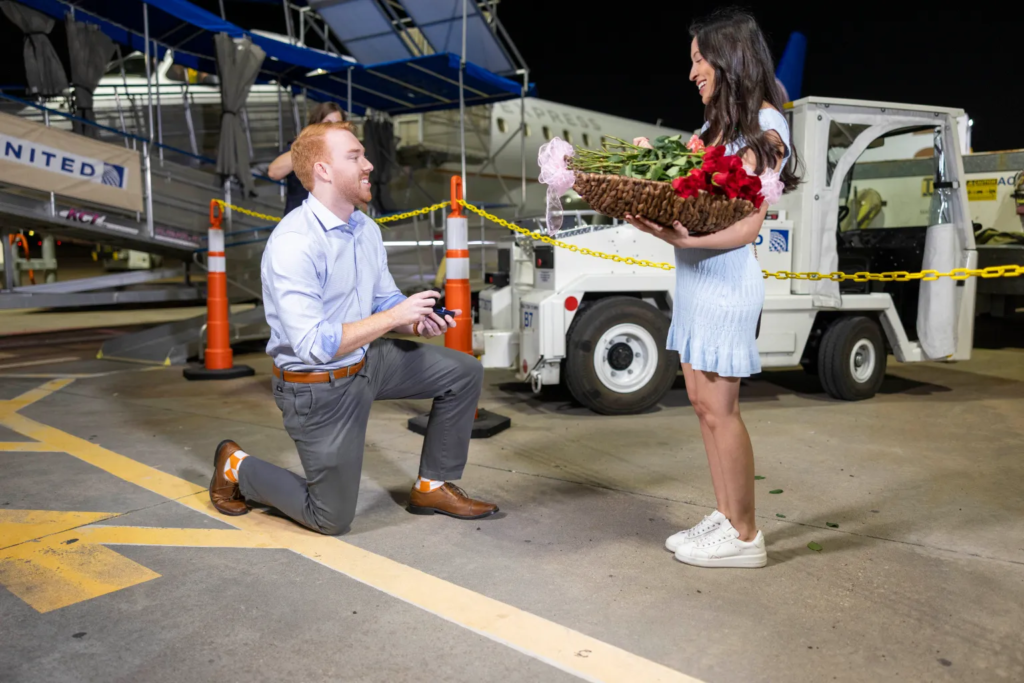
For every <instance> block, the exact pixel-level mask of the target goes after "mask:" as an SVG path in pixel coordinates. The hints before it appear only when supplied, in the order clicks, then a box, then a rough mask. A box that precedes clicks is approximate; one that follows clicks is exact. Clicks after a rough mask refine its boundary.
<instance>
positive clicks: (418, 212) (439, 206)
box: [213, 199, 451, 224]
mask: <svg viewBox="0 0 1024 683" xmlns="http://www.w3.org/2000/svg"><path fill="white" fill-rule="evenodd" d="M213 201H215V202H217V203H218V204H220V208H221V209H223V210H225V211H226V210H227V209H231V210H232V211H237V212H238V213H243V214H245V215H246V216H252V217H253V218H259V219H260V220H264V221H270V222H271V223H280V222H281V217H280V216H271V215H269V214H265V213H260V212H258V211H250V210H249V209H246V208H244V207H241V206H235V205H234V204H228V203H227V202H225V201H224V200H223V199H214V200H213ZM450 205H451V202H441V203H440V204H434V205H433V206H427V207H424V208H422V209H416V210H415V211H407V212H405V213H398V214H395V215H393V216H384V217H382V218H375V219H374V221H375V222H376V223H378V224H379V223H392V222H394V221H404V220H405V219H406V218H412V217H413V216H422V215H423V214H425V213H430V212H431V211H436V210H438V209H443V208H444V207H446V206H450Z"/></svg>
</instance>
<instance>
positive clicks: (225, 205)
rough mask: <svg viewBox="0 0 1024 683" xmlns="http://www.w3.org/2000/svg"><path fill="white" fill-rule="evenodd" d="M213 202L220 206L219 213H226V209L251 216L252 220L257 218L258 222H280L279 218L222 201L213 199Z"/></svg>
mask: <svg viewBox="0 0 1024 683" xmlns="http://www.w3.org/2000/svg"><path fill="white" fill-rule="evenodd" d="M213 201H215V202H217V203H218V204H219V205H220V208H221V211H227V210H228V209H231V210H232V211H237V212H238V213H244V214H245V215H246V216H252V217H253V218H259V219H260V220H264V221H270V222H271V223H280V222H281V217H280V216H271V215H269V214H266V213H260V212H258V211H250V210H249V209H246V208H243V207H241V206H235V205H234V204H228V203H227V202H226V201H224V200H223V199H214V200H213Z"/></svg>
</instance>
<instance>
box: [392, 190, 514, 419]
mask: <svg viewBox="0 0 1024 683" xmlns="http://www.w3.org/2000/svg"><path fill="white" fill-rule="evenodd" d="M451 188H452V201H451V208H452V211H451V213H449V214H448V218H447V223H446V224H445V242H446V243H445V260H446V262H447V266H446V270H445V286H444V307H445V308H447V309H449V310H458V311H460V313H459V314H458V315H457V316H455V327H454V328H448V331H447V332H446V333H445V335H444V345H445V347H447V348H449V349H452V350H454V351H460V352H462V353H468V354H469V355H473V311H472V293H471V291H470V286H469V218H467V216H466V214H465V213H464V212H463V210H462V209H463V200H462V178H461V177H459V176H452V185H451ZM428 419H429V415H418V416H416V417H414V418H412V419H410V420H409V430H410V431H413V432H415V433H417V434H422V435H424V436H425V435H426V433H427V421H428ZM511 426H512V420H511V419H509V418H508V417H506V416H504V415H498V414H497V413H492V412H490V411H489V410H484V409H483V408H478V409H477V411H476V416H475V419H474V420H473V432H472V438H474V439H486V438H488V437H491V436H494V435H495V434H498V433H499V432H503V431H505V430H506V429H508V428H509V427H511Z"/></svg>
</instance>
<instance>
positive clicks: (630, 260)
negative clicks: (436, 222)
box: [459, 199, 675, 270]
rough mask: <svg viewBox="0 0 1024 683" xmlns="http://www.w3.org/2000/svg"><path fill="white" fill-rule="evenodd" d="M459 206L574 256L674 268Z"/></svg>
mask: <svg viewBox="0 0 1024 683" xmlns="http://www.w3.org/2000/svg"><path fill="white" fill-rule="evenodd" d="M459 204H461V205H462V206H464V207H466V208H467V209H469V210H470V211H472V212H473V213H475V214H477V215H478V216H482V217H484V218H486V219H487V220H489V221H491V222H492V223H497V224H498V225H500V226H502V227H505V228H508V229H509V230H512V231H513V232H517V233H519V234H520V235H525V236H527V237H531V238H533V239H535V240H540V241H541V242H543V243H544V244H552V245H554V246H556V247H561V248H562V249H568V250H569V251H571V252H573V253H576V254H583V255H584V256H596V257H597V258H602V259H605V260H607V261H613V262H614V263H625V264H626V265H627V266H642V267H644V268H660V269H661V270H672V269H673V268H675V266H673V265H672V264H670V263H659V262H657V261H648V260H647V259H637V258H633V257H632V256H619V255H618V254H606V253H604V252H603V251H594V250H593V249H587V248H585V247H579V246H577V245H575V244H569V243H568V242H563V241H562V240H556V239H553V238H551V237H548V236H547V235H542V234H541V233H539V232H531V231H529V230H527V229H526V228H524V227H522V226H520V225H516V224H515V223H509V222H508V221H506V220H504V219H502V218H498V217H497V216H495V215H493V214H490V213H487V212H486V211H484V210H483V209H478V208H477V207H475V206H473V205H472V204H470V203H469V202H467V201H466V200H464V199H463V200H459Z"/></svg>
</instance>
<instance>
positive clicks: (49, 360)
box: [0, 356, 82, 370]
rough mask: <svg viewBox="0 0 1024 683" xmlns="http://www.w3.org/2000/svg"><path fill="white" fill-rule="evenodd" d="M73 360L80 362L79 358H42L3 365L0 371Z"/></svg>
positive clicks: (0, 366)
mask: <svg viewBox="0 0 1024 683" xmlns="http://www.w3.org/2000/svg"><path fill="white" fill-rule="evenodd" d="M73 360H82V358H81V356H66V357H64V358H44V359H43V360H26V361H23V362H21V363H5V364H4V365H0V370H6V369H8V368H27V367H29V366H32V365H49V364H50V363H67V362H69V361H73Z"/></svg>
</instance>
